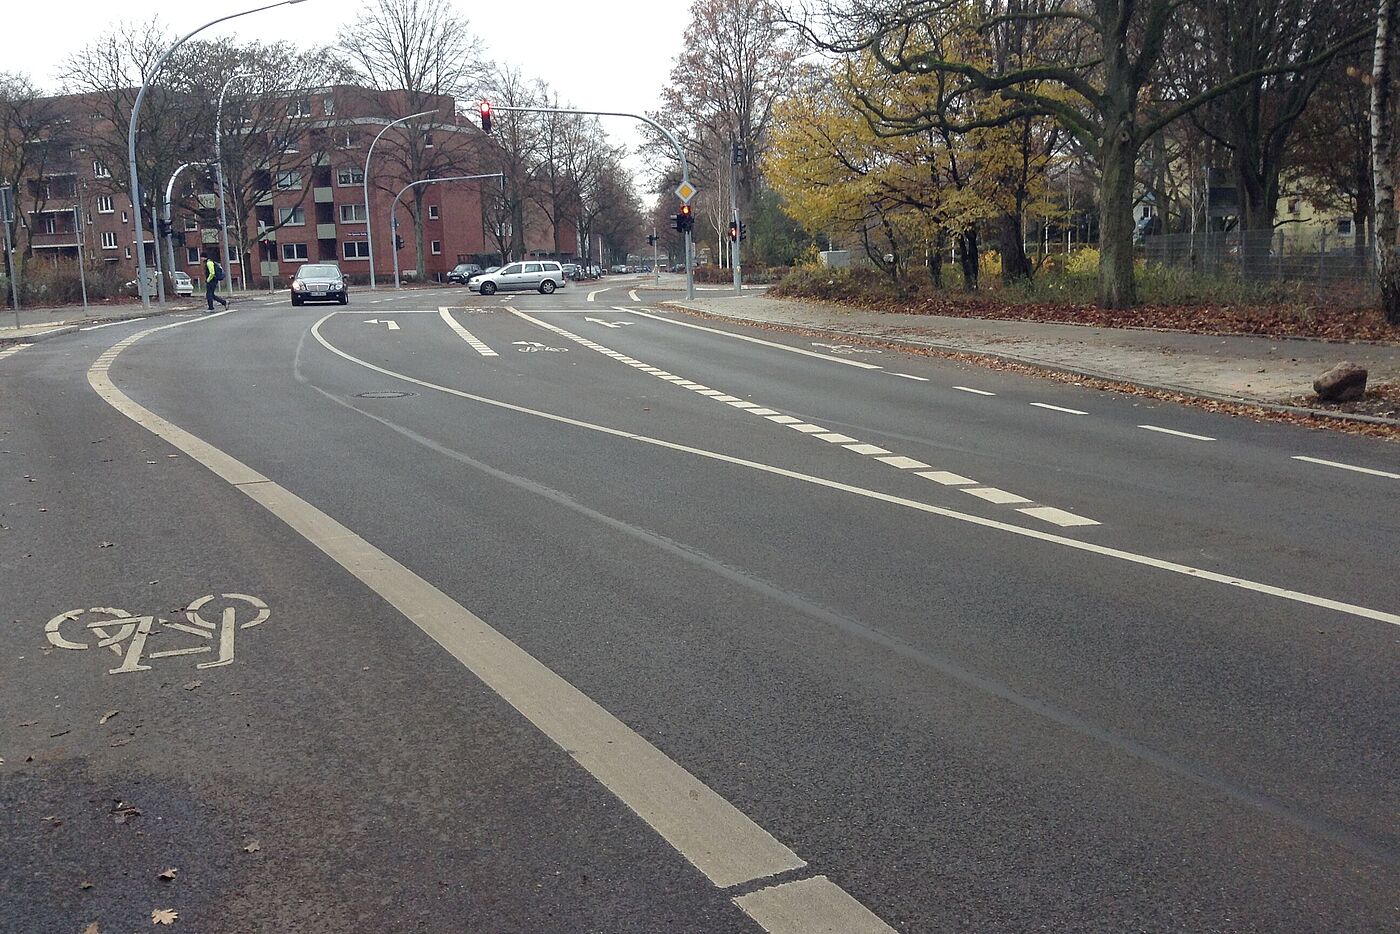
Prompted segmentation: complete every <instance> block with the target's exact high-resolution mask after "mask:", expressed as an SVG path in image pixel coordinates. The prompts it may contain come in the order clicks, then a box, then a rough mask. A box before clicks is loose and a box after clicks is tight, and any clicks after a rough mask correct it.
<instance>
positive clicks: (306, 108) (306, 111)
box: [287, 97, 311, 117]
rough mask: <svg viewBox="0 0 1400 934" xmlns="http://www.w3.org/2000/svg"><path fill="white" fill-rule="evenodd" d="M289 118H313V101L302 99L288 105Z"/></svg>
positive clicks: (306, 98) (307, 98)
mask: <svg viewBox="0 0 1400 934" xmlns="http://www.w3.org/2000/svg"><path fill="white" fill-rule="evenodd" d="M287 116H289V117H309V116H311V99H310V98H309V97H301V98H298V99H297V100H294V101H292V102H291V103H290V104H288V105H287Z"/></svg>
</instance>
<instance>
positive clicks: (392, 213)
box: [389, 172, 506, 289]
mask: <svg viewBox="0 0 1400 934" xmlns="http://www.w3.org/2000/svg"><path fill="white" fill-rule="evenodd" d="M479 178H499V179H500V180H501V185H502V186H504V185H505V183H506V175H505V173H504V172H491V173H488V174H486V175H448V176H446V177H444V178H420V179H418V181H416V182H409V183H408V184H407V185H405V186H403V187H402V188H400V189H399V193H398V194H396V195H394V204H393V206H392V207H390V208H389V242H390V243H391V244H394V288H396V289H397V288H401V286H400V285H399V249H398V244H397V243H395V241H394V237H395V236H397V235H398V230H399V199H400V198H402V197H403V193H404V192H405V191H408V190H409V189H410V188H417V187H418V186H419V185H431V184H433V182H470V181H474V180H476V179H479Z"/></svg>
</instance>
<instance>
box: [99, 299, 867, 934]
mask: <svg viewBox="0 0 1400 934" xmlns="http://www.w3.org/2000/svg"><path fill="white" fill-rule="evenodd" d="M330 317H331V316H330V315H327V316H326V317H324V318H322V319H321V320H320V321H318V322H317V323H316V324H315V325H314V326H313V327H312V334H313V335H315V337H316V339H317V340H318V341H319V342H320V343H321V344H322V346H325V347H326V348H327V349H328V350H331V351H332V352H334V353H336V354H337V355H341V356H348V355H345V354H343V352H342V351H339V350H336V349H335V348H334V347H332V346H331V345H330V344H328V343H327V342H326V341H325V338H323V337H322V336H321V334H320V330H319V328H320V326H321V324H322V323H324V322H325V321H327V320H328V319H329V318H330ZM198 320H201V319H194V320H192V321H180V322H176V323H175V324H168V325H163V326H161V327H157V328H148V329H146V330H144V331H141V332H139V333H137V334H134V335H132V336H131V337H129V338H126V339H125V340H123V341H119V342H118V343H117V344H115V345H114V346H112V347H111V348H109V349H108V350H107V351H105V352H104V353H103V354H102V355H101V356H100V357H98V360H97V362H95V363H94V364H93V365H92V367H91V368H89V370H88V383H89V385H91V386H92V388H93V390H94V391H95V392H96V393H97V394H98V395H99V396H100V397H101V398H102V399H103V401H105V402H106V403H107V404H108V405H110V406H112V408H114V409H116V410H117V411H118V412H120V413H121V414H122V415H124V416H126V417H127V418H129V419H131V420H132V421H133V422H136V423H137V424H138V425H141V426H142V427H143V428H145V429H146V430H148V431H150V432H151V433H152V434H154V435H156V436H157V437H159V438H161V439H162V440H164V441H166V442H168V443H169V444H171V445H172V446H174V447H176V448H177V449H179V450H181V451H183V452H185V453H186V454H187V455H189V456H190V457H191V458H192V459H193V460H195V461H198V462H199V463H200V464H202V465H204V466H205V467H207V468H208V469H209V470H210V471H212V472H213V473H214V474H215V475H216V476H218V477H220V478H221V479H223V480H224V481H225V482H227V483H229V484H230V485H231V486H233V487H234V488H235V489H237V490H239V491H241V492H242V493H243V494H244V495H246V496H248V497H249V498H250V499H252V500H253V501H254V502H256V503H258V504H259V505H260V506H262V507H263V508H264V509H266V510H267V511H268V512H270V513H272V515H274V516H276V517H277V518H278V519H279V520H281V521H282V522H283V523H285V524H286V525H287V526H289V527H290V528H291V529H292V530H293V531H295V532H296V533H297V534H298V535H300V536H301V537H302V538H304V539H306V541H308V542H310V543H311V544H312V545H314V546H315V547H316V548H317V549H319V550H320V551H322V552H323V553H325V554H326V555H327V556H328V557H330V558H331V559H332V560H334V561H335V562H336V563H337V564H339V565H340V566H341V567H343V568H345V570H346V571H348V572H349V573H350V574H352V575H354V576H355V577H356V578H357V579H358V580H359V581H360V582H361V583H363V584H364V585H365V586H366V587H368V588H369V589H370V590H372V591H373V592H374V593H376V594H378V595H379V596H380V597H382V598H383V599H384V600H385V601H386V602H388V603H389V604H390V605H391V606H393V607H394V608H395V609H397V610H398V611H399V612H400V613H402V614H403V616H404V617H406V618H407V619H408V620H409V621H411V622H412V623H413V624H414V625H416V626H417V627H418V628H419V629H421V630H422V631H423V633H424V634H425V635H427V636H428V637H429V638H431V639H432V640H433V641H435V642H437V643H438V645H440V646H442V648H443V649H445V650H446V651H447V653H448V654H449V655H451V656H452V657H453V658H454V659H456V660H457V661H458V662H460V663H461V664H462V666H463V667H465V668H467V669H468V670H469V671H471V672H472V673H473V674H475V675H476V676H477V677H478V678H479V679H480V680H481V681H482V682H483V683H484V684H485V685H486V686H487V687H488V688H490V689H491V690H492V691H494V692H495V693H496V694H497V695H498V696H499V697H501V698H502V699H503V700H505V701H506V703H508V704H510V705H511V706H512V707H514V708H515V709H516V710H517V711H519V712H520V714H521V715H522V716H523V717H525V719H526V720H528V721H529V722H530V723H532V724H533V725H534V726H535V728H536V729H538V730H539V731H540V732H541V733H543V734H544V735H545V736H547V737H549V739H550V740H552V741H553V742H554V743H556V744H557V745H558V746H559V747H560V748H561V749H563V750H564V751H565V752H567V753H568V755H570V756H571V757H573V759H574V760H575V761H576V762H578V764H579V765H580V766H582V767H583V768H584V769H585V770H586V771H587V772H588V773H589V774H590V775H592V776H593V777H594V778H595V779H596V780H597V781H598V782H599V783H600V784H602V785H603V786H604V787H605V788H607V789H608V791H610V792H611V793H612V794H613V795H614V796H616V797H617V798H618V800H620V801H622V802H623V803H624V804H625V805H627V807H629V808H631V809H632V811H634V812H635V813H636V814H637V816H639V817H640V818H641V819H642V820H643V821H645V822H646V823H647V824H648V825H649V826H650V827H651V828H652V829H653V830H655V831H656V832H657V833H658V834H659V835H660V836H661V837H662V839H664V840H665V841H666V842H667V843H669V844H670V845H671V846H672V847H673V848H674V849H675V850H676V851H677V852H678V853H680V854H681V855H682V856H683V857H685V859H687V860H689V861H690V863H691V864H693V865H694V866H695V867H696V868H697V869H699V870H700V871H701V872H702V873H704V874H705V876H706V877H707V878H708V879H709V880H710V882H711V883H712V884H713V885H715V886H716V887H717V888H719V889H721V890H732V889H734V888H735V887H737V886H748V885H752V884H753V883H761V882H762V881H763V880H766V879H771V878H773V877H774V876H777V875H779V874H781V873H788V872H793V871H798V870H804V869H806V867H807V862H806V861H805V860H803V859H802V858H801V857H800V856H798V855H797V854H796V853H794V852H793V851H792V850H791V849H789V848H788V847H787V846H786V845H784V844H783V843H782V842H781V841H779V840H778V839H777V838H775V837H774V836H773V835H772V834H770V833H768V831H766V830H764V829H763V828H762V827H760V826H759V825H758V824H757V823H755V822H754V821H753V819H752V818H750V817H749V816H748V815H746V814H744V813H743V812H742V811H740V810H739V809H738V808H736V807H735V806H734V805H733V804H731V803H730V802H729V801H728V800H727V799H725V798H723V797H721V796H720V795H719V794H718V793H716V792H715V791H714V790H713V789H712V788H710V787H709V786H708V785H706V784H705V783H704V782H702V781H700V779H698V778H696V777H695V776H694V775H692V774H691V773H690V772H689V771H687V770H686V769H685V768H684V767H683V766H681V765H680V763H678V762H676V761H675V760H673V759H671V758H670V757H668V756H667V755H666V754H665V753H663V752H662V751H661V750H660V749H658V748H657V747H655V746H653V745H652V744H651V743H650V742H648V741H647V740H646V739H645V738H643V737H642V736H641V735H640V734H639V733H637V732H636V731H635V730H633V729H631V728H630V727H628V726H627V725H626V724H625V723H623V722H622V721H621V720H618V719H617V718H616V717H615V716H613V715H612V714H611V713H609V712H608V711H607V710H606V709H604V708H603V707H602V706H600V705H599V704H598V703H597V702H596V701H594V700H593V699H592V698H591V697H589V696H588V695H587V694H585V693H583V692H582V691H580V690H579V689H578V688H576V687H575V686H574V685H572V684H570V683H569V682H568V681H566V680H565V679H564V678H563V677H561V676H560V675H559V674H557V673H556V672H555V671H554V670H553V669H551V668H549V667H547V666H546V665H544V664H543V663H542V662H540V661H539V660H538V659H537V658H535V657H534V656H533V655H531V654H530V653H528V652H526V651H525V650H524V649H523V648H521V647H520V646H518V645H516V644H515V643H514V642H512V641H511V640H509V639H507V638H506V637H505V636H504V635H503V634H502V633H500V632H499V631H497V630H496V629H494V628H492V627H491V626H490V625H488V624H487V623H486V621H485V620H483V619H482V618H481V617H479V616H477V615H476V614H474V613H472V612H471V611H470V610H468V609H467V608H466V607H464V606H462V605H461V604H460V603H458V602H457V601H456V600H454V599H452V598H451V597H450V596H448V595H447V594H446V593H444V592H443V591H442V590H440V589H438V588H437V587H435V586H434V585H433V584H431V583H430V582H428V581H427V580H425V579H424V578H422V577H420V576H418V575H417V574H415V573H414V572H413V571H411V570H410V569H409V568H407V567H405V566H404V565H402V564H400V563H399V562H398V561H395V560H394V559H393V558H392V557H390V556H389V555H388V554H386V553H385V552H383V551H381V550H380V549H378V548H376V547H375V546H374V545H372V544H371V543H370V542H368V541H366V540H365V539H364V538H362V537H360V536H359V535H358V534H356V533H355V532H354V531H353V530H351V529H349V528H347V527H346V526H344V525H342V524H340V523H339V522H337V521H336V520H335V519H334V518H332V517H331V516H329V515H327V514H326V513H324V512H322V511H321V510H320V509H317V508H316V507H315V506H313V505H312V504H311V503H309V502H307V501H306V500H304V499H301V498H300V497H298V496H296V495H295V494H293V493H292V492H291V491H289V490H287V489H286V488H285V487H283V486H281V485H280V484H278V483H276V482H275V481H273V480H271V479H270V478H268V477H266V476H264V475H262V474H260V473H258V472H257V471H255V470H253V469H252V468H251V467H249V466H248V465H246V464H244V463H243V462H241V461H239V460H237V459H236V458H234V457H232V456H231V455H229V454H228V453H226V452H225V451H223V450H221V449H219V448H216V447H214V446H213V445H211V444H209V443H208V442H206V441H204V440H203V439H201V438H198V437H196V436H195V435H192V434H190V433H189V432H187V431H185V430H184V429H183V428H180V427H179V426H177V425H174V424H172V423H171V422H169V421H166V420H165V419H164V418H162V417H160V416H159V415H157V414H155V413H154V412H152V411H151V410H149V409H147V408H145V407H143V406H142V405H140V404H139V403H137V402H136V401H135V400H133V399H132V398H131V397H130V396H128V395H126V394H125V393H123V392H122V391H121V390H120V389H118V388H117V387H116V385H115V384H114V383H113V382H112V379H111V377H110V375H109V373H108V370H109V369H110V367H111V365H112V363H113V362H114V361H115V360H116V358H117V356H118V355H119V354H120V353H121V352H122V351H123V350H125V349H126V348H128V347H130V346H131V345H132V344H134V343H136V341H138V340H140V339H141V338H143V337H145V336H147V335H148V334H152V333H155V332H156V331H163V330H165V329H166V328H170V327H179V326H180V325H184V324H193V323H195V321H198ZM203 320H208V319H203ZM352 359H354V360H355V362H356V363H361V364H363V363H364V361H360V360H358V359H357V358H352ZM371 366H372V365H371ZM374 369H377V370H378V369H381V368H379V367H374ZM383 372H385V373H389V372H391V371H388V370H384V371H383ZM434 388H440V389H445V388H446V387H436V386H434ZM463 395H465V394H463ZM522 411H523V410H522ZM807 881H810V882H811V883H812V884H811V885H809V886H806V887H801V888H794V887H793V882H792V881H786V882H782V883H777V884H774V885H768V886H763V887H761V888H759V889H758V890H757V891H754V892H751V893H748V894H745V895H742V896H740V895H736V896H734V900H735V902H736V903H737V901H738V899H739V898H744V899H747V900H748V902H747V905H748V907H747V908H744V907H743V906H741V909H742V910H744V911H746V912H750V913H751V916H755V913H756V914H757V915H762V916H763V917H765V918H770V919H772V920H771V922H764V921H762V920H760V921H759V924H760V925H762V926H763V927H765V929H766V930H769V931H771V932H774V934H796V932H799V931H816V930H820V929H821V927H820V925H821V924H822V923H823V919H825V918H837V919H840V925H841V926H840V930H841V931H861V932H866V931H869V932H871V934H894V929H893V928H891V927H889V926H888V925H886V924H885V923H884V922H882V921H880V919H879V918H878V917H876V916H875V915H874V914H873V913H872V912H871V911H870V910H869V909H868V908H866V907H865V906H863V905H861V904H860V903H859V902H858V901H856V900H855V899H854V898H852V897H851V896H850V895H849V894H847V893H845V892H844V891H841V890H839V889H836V887H835V886H834V885H832V884H831V883H830V882H829V880H827V879H826V878H825V877H824V876H814V877H811V878H810V880H807ZM770 889H771V890H774V891H773V892H771V893H770V892H769V890H770ZM833 889H836V891H833ZM770 924H771V926H770ZM794 925H797V926H794Z"/></svg>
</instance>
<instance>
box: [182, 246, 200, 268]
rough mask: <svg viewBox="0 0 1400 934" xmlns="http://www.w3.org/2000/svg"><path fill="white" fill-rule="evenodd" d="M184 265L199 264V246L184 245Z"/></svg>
mask: <svg viewBox="0 0 1400 934" xmlns="http://www.w3.org/2000/svg"><path fill="white" fill-rule="evenodd" d="M185 265H186V266H198V265H199V247H197V246H187V247H185Z"/></svg>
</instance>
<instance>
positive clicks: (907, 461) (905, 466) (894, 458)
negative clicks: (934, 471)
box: [875, 454, 929, 470]
mask: <svg viewBox="0 0 1400 934" xmlns="http://www.w3.org/2000/svg"><path fill="white" fill-rule="evenodd" d="M875 459H876V460H877V461H880V462H882V463H885V464H889V465H890V466H891V467H898V468H899V469H900V470H916V469H917V470H928V469H929V465H928V464H925V463H924V462H923V461H916V460H914V458H912V457H905V456H904V455H903V454H892V455H890V456H889V457H877V458H875Z"/></svg>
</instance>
